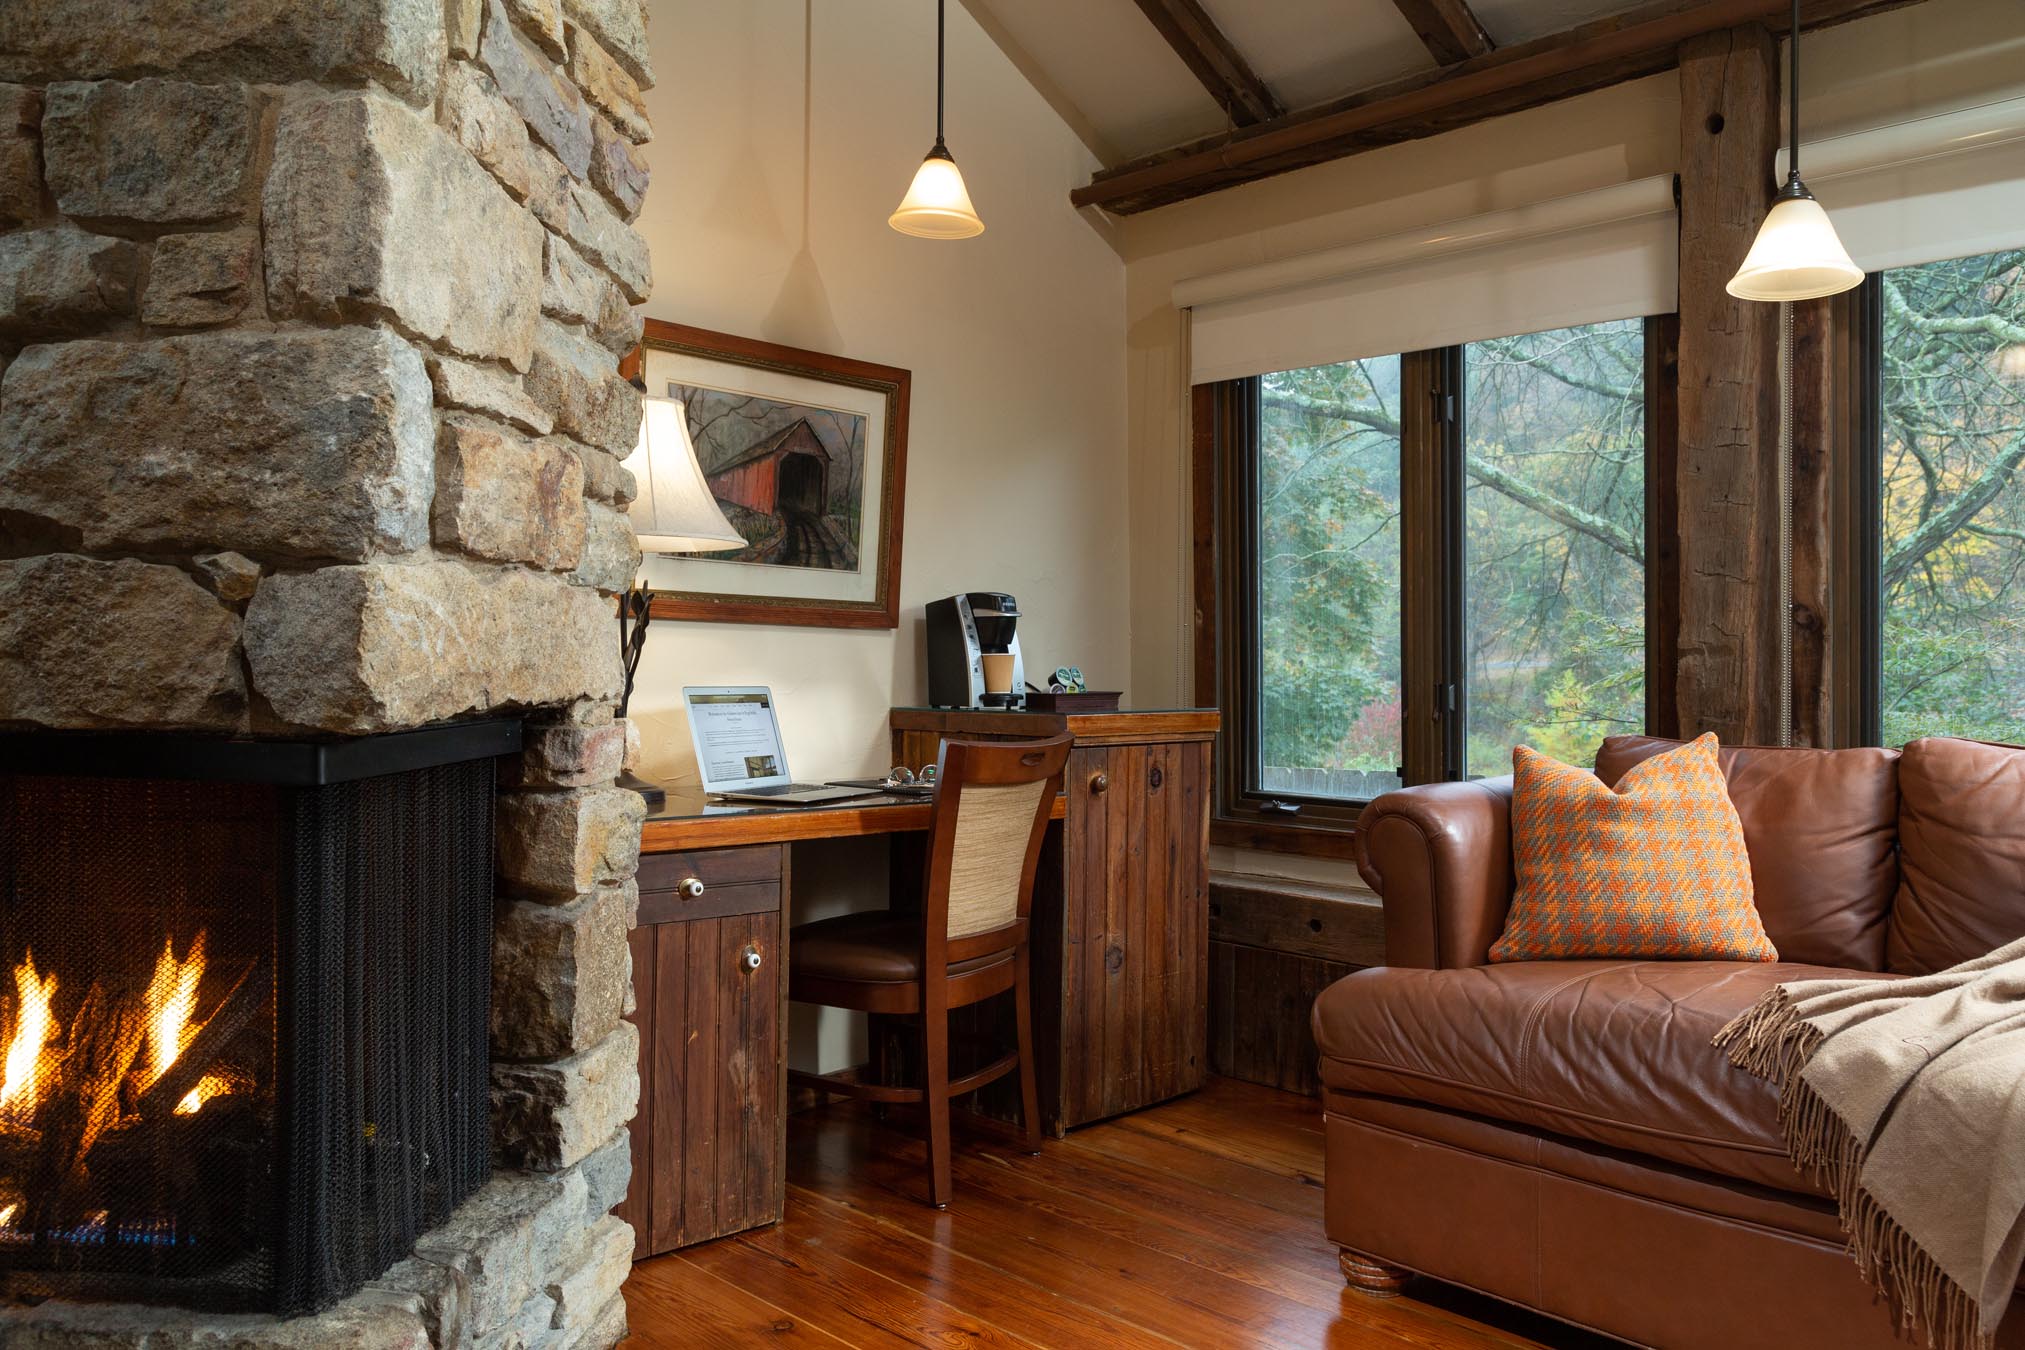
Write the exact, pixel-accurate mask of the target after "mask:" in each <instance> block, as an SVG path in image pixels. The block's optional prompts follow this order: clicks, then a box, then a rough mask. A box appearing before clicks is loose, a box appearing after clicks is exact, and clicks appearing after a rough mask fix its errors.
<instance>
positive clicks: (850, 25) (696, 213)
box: [634, 0, 1135, 1068]
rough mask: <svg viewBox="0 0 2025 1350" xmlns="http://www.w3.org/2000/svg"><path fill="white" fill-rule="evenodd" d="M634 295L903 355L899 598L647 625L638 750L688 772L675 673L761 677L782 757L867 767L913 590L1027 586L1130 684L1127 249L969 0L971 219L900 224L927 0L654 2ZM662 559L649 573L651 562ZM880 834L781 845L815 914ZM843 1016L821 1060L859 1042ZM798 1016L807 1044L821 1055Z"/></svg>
mask: <svg viewBox="0 0 2025 1350" xmlns="http://www.w3.org/2000/svg"><path fill="white" fill-rule="evenodd" d="M649 16H650V20H651V24H650V30H649V31H650V34H651V36H652V39H653V43H654V53H653V55H654V64H655V68H656V70H657V71H658V73H659V75H660V86H659V87H658V88H656V89H655V90H653V91H652V92H651V93H650V94H649V96H648V102H649V109H650V112H651V113H652V116H653V122H654V128H655V132H656V139H655V140H654V142H653V143H652V144H650V145H649V146H648V147H647V153H648V156H649V159H650V161H651V164H652V168H653V172H654V191H653V192H652V193H651V194H650V195H649V197H648V200H647V207H646V211H645V214H644V215H643V216H642V218H641V220H640V222H639V228H640V230H641V232H642V233H643V234H644V235H645V236H646V238H647V240H648V243H649V244H650V245H651V247H652V250H653V257H654V271H655V274H656V285H655V288H654V298H653V300H652V301H651V302H650V303H649V304H648V305H647V313H648V314H649V315H650V316H652V317H654V318H659V319H669V320H675V321H679V322H683V323H689V324H695V325H698V326H700V327H704V328H712V329H718V330H722V331H726V332H731V333H738V334H743V335H746V336H750V337H758V338H764V339H767V340H769V341H773V342H781V343H787V344H790V345H793V346H798V347H808V348H814V349H816V350H818V351H826V352H838V353H842V354H845V355H848V356H853V357H858V358H861V359H864V360H869V361H877V362H882V363H885V364H888V365H896V366H903V367H906V368H907V369H909V370H911V371H912V372H913V377H914V378H913V407H912V418H911V422H912V425H911V432H910V436H909V447H908V471H907V484H906V490H907V492H906V530H905V541H904V546H903V550H902V567H903V572H902V579H901V608H902V615H901V625H900V628H899V630H898V631H897V632H888V631H877V632H843V631H824V630H820V629H810V628H789V627H761V626H753V625H742V624H687V623H657V624H655V625H654V628H653V630H652V632H651V635H650V640H649V642H648V645H647V652H646V657H645V660H644V662H643V665H642V669H641V673H640V682H639V686H638V688H637V690H636V692H635V695H634V711H635V712H636V714H638V715H639V716H640V720H641V721H642V724H643V732H644V736H645V745H644V747H643V749H644V761H645V764H644V767H645V770H646V772H647V774H648V776H650V777H653V778H657V779H659V780H660V781H662V782H666V783H694V782H695V781H696V772H695V761H694V756H693V754H692V753H691V751H690V748H689V739H688V732H687V729H686V725H685V723H684V721H683V719H682V718H681V716H680V711H679V710H680V707H681V687H682V685H684V684H718V683H740V684H743V683H754V684H770V685H772V686H773V688H774V690H775V692H776V693H777V694H778V695H779V697H780V700H781V718H782V722H783V731H784V734H785V738H786V742H787V748H788V753H789V755H790V762H791V764H792V766H793V768H794V770H795V773H796V775H797V776H798V777H802V778H816V779H821V778H826V777H841V776H847V775H861V774H868V773H875V772H879V771H882V770H884V769H885V768H886V767H888V765H889V764H890V763H891V760H890V758H889V752H888V748H887V732H886V711H887V709H888V708H889V707H890V706H892V705H893V704H896V703H911V702H917V701H919V700H920V699H921V698H922V697H924V696H925V693H926V690H925V688H924V675H923V667H922V660H923V656H922V650H923V649H922V638H921V607H922V605H923V604H924V603H925V602H926V601H928V600H931V599H934V598H937V597H940V596H944V595H948V594H950V593H952V592H954V591H958V590H968V589H978V588H987V587H988V588H992V589H999V590H1007V591H1011V592H1012V593H1014V594H1015V595H1017V596H1018V597H1019V598H1020V602H1021V605H1022V608H1023V609H1024V611H1025V613H1026V615H1027V616H1028V617H1027V618H1026V619H1025V621H1024V622H1023V623H1022V625H1021V630H1020V632H1021V640H1022V644H1023V646H1024V649H1025V651H1026V652H1027V653H1028V654H1029V659H1030V661H1033V662H1035V663H1036V664H1045V665H1046V666H1047V667H1049V668H1052V667H1053V666H1055V665H1057V664H1064V663H1075V664H1079V665H1081V666H1082V667H1083V669H1084V671H1085V672H1087V673H1088V674H1089V676H1090V677H1091V679H1092V680H1093V682H1096V683H1098V684H1099V685H1102V686H1108V687H1112V688H1124V689H1126V690H1128V691H1134V690H1135V685H1134V683H1133V681H1132V670H1131V646H1130V640H1129V635H1130V630H1131V616H1130V613H1129V609H1128V604H1127V598H1128V592H1127V582H1128V574H1127V557H1128V554H1127V543H1126V522H1125V516H1124V507H1123V504H1124V501H1125V499H1126V496H1127V493H1126V457H1125V451H1124V446H1125V323H1124V312H1125V311H1124V306H1125V273H1124V267H1123V265H1122V264H1121V262H1120V261H1119V259H1118V257H1117V255H1116V253H1115V252H1114V251H1113V250H1112V248H1111V247H1110V246H1109V244H1108V243H1107V242H1106V240H1105V239H1104V237H1103V235H1102V233H1101V228H1100V227H1099V226H1097V225H1094V224H1093V223H1092V222H1089V221H1086V220H1084V219H1082V218H1081V217H1079V216H1078V215H1077V214H1076V213H1075V212H1074V211H1073V210H1072V209H1071V208H1070V206H1069V204H1068V193H1069V189H1070V187H1071V186H1072V185H1074V184H1075V183H1078V182H1081V181H1083V180H1084V179H1086V178H1087V177H1088V176H1089V174H1090V172H1091V171H1092V169H1094V168H1095V167H1096V166H1095V161H1094V160H1092V159H1091V157H1090V155H1089V152H1088V151H1087V150H1085V149H1084V148H1083V146H1082V144H1081V143H1080V142H1079V141H1078V140H1077V138H1076V137H1075V135H1074V134H1073V133H1072V132H1070V131H1069V129H1068V128H1067V127H1066V126H1064V125H1063V123H1062V122H1061V120H1060V119H1059V118H1058V117H1057V116H1056V115H1055V114H1054V113H1053V112H1052V111H1051V110H1050V109H1049V108H1048V106H1047V105H1046V104H1045V103H1044V102H1043V101H1042V99H1041V97H1040V96H1039V95H1038V94H1036V93H1035V92H1034V91H1033V89H1032V88H1031V87H1030V86H1029V85H1028V84H1027V83H1026V81H1025V80H1024V79H1023V78H1022V77H1021V76H1020V75H1019V73H1018V72H1017V71H1016V70H1014V69H1013V67H1012V65H1011V64H1010V63H1009V62H1008V61H1007V60H1006V59H1005V57H1004V56H1003V55H1001V54H1000V52H999V51H998V49H997V48H996V47H995V46H993V45H992V43H991V41H990V39H988V38H987V37H986V36H985V35H984V34H983V33H982V32H981V31H980V30H979V29H978V28H977V26H976V24H975V23H974V22H973V21H972V20H971V18H970V17H969V15H968V14H967V13H966V12H965V11H964V10H963V9H962V8H961V7H960V6H957V5H951V6H950V7H949V70H950V89H949V112H948V132H949V144H950V148H951V149H952V150H953V151H954V153H955V154H956V156H957V158H958V161H959V163H960V164H961V165H962V167H963V170H964V174H965V177H966V179H967V181H968V183H969V185H970V188H971V192H972V195H973V198H974V199H975V201H976V203H977V207H978V210H979V212H980V214H981V215H982V216H983V217H984V220H985V223H986V227H987V228H986V230H985V233H984V234H983V235H981V236H980V237H978V238H976V239H971V240H965V241H961V242H936V241H928V240H921V239H910V238H907V237H905V236H903V235H900V234H897V233H895V232H894V231H893V230H891V229H890V228H888V226H887V224H886V217H887V215H888V214H889V213H890V212H891V211H892V209H893V207H894V206H895V205H896V204H897V203H898V201H899V199H900V194H901V193H902V191H904V190H905V188H906V186H907V183H908V180H909V178H910V177H911V176H912V174H913V172H914V169H915V166H916V165H918V164H919V163H920V160H921V155H922V154H923V153H924V152H925V151H926V150H927V149H928V147H929V145H930V143H931V142H932V141H933V140H934V134H935V122H934V117H935V104H934V97H935V86H934V56H935V27H934V9H933V7H932V6H931V5H928V4H925V3H921V0H851V3H849V4H839V3H836V2H835V0H821V2H820V3H814V2H812V0H738V3H735V4H728V3H720V2H719V0H650V4H649ZM649 579H650V580H651V573H650V576H649ZM885 856H886V855H885V849H884V847H883V845H882V844H880V843H879V842H878V841H856V842H854V843H851V844H836V845H826V846H821V847H815V848H802V849H799V850H798V851H797V856H796V867H797V878H796V880H797V886H796V891H797V895H798V898H799V899H800V900H801V901H802V903H801V904H800V905H799V906H798V908H797V912H796V913H795V915H794V917H795V918H796V919H798V920H799V919H808V918H814V917H820V916H822V915H823V914H825V913H830V912H835V911H837V910H840V909H844V908H864V907H875V906H878V905H883V904H884V903H885V893H884V876H885ZM841 1025H842V1024H841V1023H840V1021H839V1020H838V1019H826V1020H825V1021H824V1023H823V1030H822V1033H821V1044H822V1048H821V1052H820V1060H821V1062H822V1064H823V1066H824V1067H825V1068H832V1067H836V1066H837V1065H838V1064H840V1063H844V1062H849V1061H850V1059H851V1057H852V1053H853V1049H852V1047H851V1046H850V1044H849V1043H848V1041H847V1040H846V1039H843V1034H844V1033H843V1032H842V1031H841V1030H840V1027H841ZM814 1036H815V1031H814V1023H813V1022H812V1021H811V1020H809V1019H807V1018H798V1020H797V1023H796V1026H795V1036H794V1039H795V1046H796V1050H795V1057H796V1059H797V1061H798V1062H806V1061H807V1060H808V1059H809V1058H810V1057H811V1056H812V1055H814V1054H815V1052H814V1051H813V1050H812V1049H811V1046H812V1044H813V1039H812V1038H813V1037H814Z"/></svg>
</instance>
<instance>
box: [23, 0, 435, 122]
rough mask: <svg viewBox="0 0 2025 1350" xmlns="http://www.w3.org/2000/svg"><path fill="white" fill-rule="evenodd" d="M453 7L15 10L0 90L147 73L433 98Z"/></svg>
mask: <svg viewBox="0 0 2025 1350" xmlns="http://www.w3.org/2000/svg"><path fill="white" fill-rule="evenodd" d="M443 26H444V17H443V0H346V3H344V4H317V5H303V4H282V5H277V4H275V3H274V0H92V3H91V4H90V6H89V7H88V9H87V8H86V7H82V6H80V5H79V4H78V3H77V0H7V3H5V4H0V80H15V81H19V82H21V83H25V84H39V83H45V82H47V81H50V80H65V79H88V78H97V77H103V76H118V77H120V78H129V77H131V76H133V75H144V74H168V73H176V74H181V75H183V76H184V77H185V78H190V79H239V80H249V81H254V82H257V83H266V84H287V83H291V82H294V81H299V80H326V81H358V80H365V79H373V80H377V81H379V82H380V83H382V84H384V85H386V86H387V87H389V88H391V89H393V90H395V91H396V92H397V93H400V94H403V95H405V96H408V97H411V98H419V99H428V98H433V97H434V96H435V92H436V71H437V69H438V68H439V67H440V66H441V64H442V61H443Z"/></svg>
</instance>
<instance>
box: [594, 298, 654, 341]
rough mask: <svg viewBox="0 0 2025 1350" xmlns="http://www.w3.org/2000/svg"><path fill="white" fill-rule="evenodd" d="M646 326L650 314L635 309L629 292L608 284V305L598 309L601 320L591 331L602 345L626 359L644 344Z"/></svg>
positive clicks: (606, 301)
mask: <svg viewBox="0 0 2025 1350" xmlns="http://www.w3.org/2000/svg"><path fill="white" fill-rule="evenodd" d="M646 327H647V324H646V315H644V314H642V313H641V312H640V311H639V310H638V309H637V308H635V307H634V305H633V303H632V302H631V301H630V300H628V299H627V298H626V293H625V292H624V291H622V290H620V289H619V288H618V286H617V285H607V286H606V287H605V298H604V303H603V304H601V305H600V306H599V307H598V317H597V321H596V323H595V324H594V325H593V327H592V328H591V336H592V337H593V338H596V339H597V343H598V345H599V346H600V347H603V348H604V349H605V350H606V351H608V352H610V353H612V355H614V356H624V355H625V354H626V353H627V352H629V351H631V350H633V348H635V347H637V346H639V345H640V335H641V334H642V333H643V332H645V331H646Z"/></svg>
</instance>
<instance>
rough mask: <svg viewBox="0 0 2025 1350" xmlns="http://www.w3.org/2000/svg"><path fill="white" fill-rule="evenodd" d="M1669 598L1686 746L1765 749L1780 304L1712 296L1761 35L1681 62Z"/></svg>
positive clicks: (1773, 707) (1768, 66) (1766, 92)
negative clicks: (1673, 585) (1675, 536)
mask: <svg viewBox="0 0 2025 1350" xmlns="http://www.w3.org/2000/svg"><path fill="white" fill-rule="evenodd" d="M1680 93H1681V111H1680V136H1681V145H1680V198H1681V202H1680V446H1679V461H1678V466H1677V469H1676V477H1675V484H1676V488H1677V494H1676V511H1677V513H1678V514H1677V517H1676V524H1677V527H1678V531H1679V543H1680V566H1679V578H1680V584H1679V590H1678V594H1677V596H1676V597H1675V605H1676V609H1675V612H1674V613H1673V614H1672V615H1671V616H1662V615H1655V616H1654V619H1655V621H1656V622H1667V621H1669V620H1670V621H1671V622H1673V623H1674V624H1675V625H1676V632H1677V633H1678V662H1679V664H1678V667H1677V670H1676V679H1675V696H1676V700H1677V704H1678V708H1679V713H1680V732H1681V734H1682V735H1684V736H1695V735H1699V734H1701V733H1702V732H1704V731H1713V732H1715V733H1716V734H1717V735H1719V736H1721V737H1722V739H1723V740H1724V741H1725V742H1739V743H1758V744H1764V743H1767V742H1769V741H1771V740H1772V739H1773V737H1774V735H1775V731H1776V728H1775V721H1776V717H1777V693H1778V690H1777V679H1778V669H1777V666H1778V662H1777V651H1776V646H1777V627H1776V621H1777V613H1776V611H1777V597H1776V595H1775V593H1774V592H1775V587H1774V584H1773V575H1774V569H1775V567H1776V565H1777V555H1776V551H1775V550H1776V548H1777V542H1778V541H1777V529H1778V498H1777V457H1776V447H1777V437H1778V391H1777V387H1776V384H1777V382H1776V369H1777V318H1778V306H1776V305H1767V304H1759V303H1753V302H1750V301H1743V300H1734V299H1732V298H1731V297H1730V296H1729V294H1728V293H1727V292H1725V291H1724V289H1723V285H1724V283H1725V282H1727V281H1728V280H1729V278H1730V277H1731V275H1732V274H1734V273H1735V271H1736V269H1737V265H1738V264H1739V263H1741V262H1742V261H1743V258H1744V254H1745V252H1746V251H1748V249H1749V248H1750V245H1751V240H1752V238H1753V237H1754V236H1755V235H1756V233H1757V229H1758V225H1759V222H1760V221H1762V220H1763V219H1764V214H1765V210H1766V208H1767V207H1768V206H1769V205H1770V202H1771V196H1772V190H1773V182H1772V165H1773V155H1774V154H1775V153H1776V151H1777V149H1778V138H1779V114H1778V108H1777V98H1778V48H1777V45H1776V44H1775V43H1774V41H1773V39H1772V35H1771V34H1770V33H1769V32H1768V31H1766V30H1765V29H1764V28H1763V27H1761V26H1759V25H1755V24H1754V25H1748V26H1745V27H1739V28H1732V29H1729V30H1727V31H1724V32H1720V33H1711V34H1707V35H1705V36H1702V37H1697V38H1693V39H1691V40H1689V41H1688V42H1686V43H1685V44H1683V45H1682V47H1681V54H1680Z"/></svg>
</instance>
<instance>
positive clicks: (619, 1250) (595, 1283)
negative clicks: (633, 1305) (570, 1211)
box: [544, 1216, 633, 1345]
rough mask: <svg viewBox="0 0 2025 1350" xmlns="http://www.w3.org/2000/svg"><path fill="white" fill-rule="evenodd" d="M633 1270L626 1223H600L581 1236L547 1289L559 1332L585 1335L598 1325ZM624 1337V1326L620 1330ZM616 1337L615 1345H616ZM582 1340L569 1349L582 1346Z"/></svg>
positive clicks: (612, 1220)
mask: <svg viewBox="0 0 2025 1350" xmlns="http://www.w3.org/2000/svg"><path fill="white" fill-rule="evenodd" d="M632 1266H633V1229H632V1226H631V1225H629V1224H628V1223H626V1221H625V1220H623V1219H615V1218H612V1217H610V1216H607V1217H605V1218H602V1219H599V1220H598V1221H597V1222H596V1223H593V1224H592V1225H591V1226H590V1227H589V1228H587V1229H585V1230H584V1231H583V1232H582V1233H580V1234H578V1235H577V1238H576V1240H575V1241H574V1242H573V1243H572V1244H571V1247H570V1251H569V1253H568V1255H567V1257H566V1258H565V1265H564V1267H563V1269H562V1270H560V1271H558V1272H557V1273H556V1275H555V1276H554V1277H553V1278H552V1279H550V1280H549V1282H548V1284H547V1285H546V1286H544V1288H545V1292H546V1293H547V1294H548V1296H549V1297H550V1298H552V1299H554V1300H555V1320H554V1322H553V1323H552V1325H553V1326H554V1327H555V1328H556V1329H557V1330H558V1331H571V1332H577V1333H582V1332H586V1331H588V1330H590V1329H591V1328H592V1327H593V1326H594V1325H596V1323H597V1321H598V1319H599V1315H600V1314H601V1313H603V1312H604V1310H605V1306H606V1305H607V1304H608V1303H610V1302H611V1301H612V1300H613V1299H615V1298H617V1297H618V1295H619V1286H620V1285H622V1284H624V1283H625V1282H626V1275H627V1273H628V1272H629V1271H631V1269H632ZM620 1332H621V1334H623V1332H624V1325H623V1323H622V1324H621V1326H620ZM617 1339H618V1338H617V1337H616V1336H615V1337H614V1338H613V1340H612V1341H611V1342H607V1344H612V1343H616V1341H617ZM582 1343H583V1342H582V1341H581V1340H570V1341H566V1342H565V1344H566V1345H576V1344H582Z"/></svg>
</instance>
